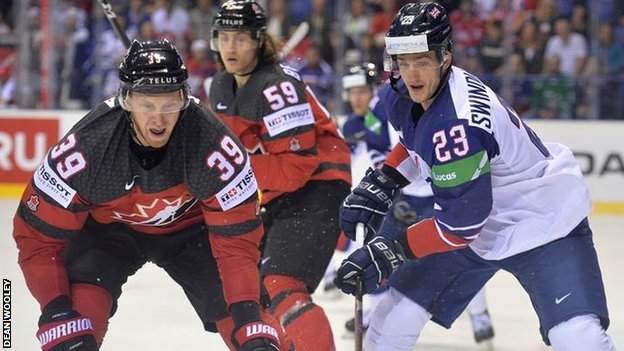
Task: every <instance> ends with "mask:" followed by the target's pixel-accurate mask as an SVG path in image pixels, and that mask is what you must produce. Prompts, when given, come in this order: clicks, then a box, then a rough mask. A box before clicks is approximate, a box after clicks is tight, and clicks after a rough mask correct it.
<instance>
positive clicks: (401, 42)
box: [384, 1, 453, 96]
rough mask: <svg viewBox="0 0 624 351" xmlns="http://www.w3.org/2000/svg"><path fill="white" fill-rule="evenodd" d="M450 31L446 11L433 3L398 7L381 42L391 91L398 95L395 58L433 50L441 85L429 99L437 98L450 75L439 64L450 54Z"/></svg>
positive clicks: (397, 70) (423, 2)
mask: <svg viewBox="0 0 624 351" xmlns="http://www.w3.org/2000/svg"><path fill="white" fill-rule="evenodd" d="M452 31H453V29H452V27H451V24H450V21H449V16H448V13H447V11H446V9H445V8H444V6H442V5H440V4H438V3H436V2H433V1H421V2H418V3H409V4H406V5H404V6H403V7H401V9H400V10H399V12H398V13H397V14H396V16H395V17H394V19H393V20H392V23H391V24H390V29H388V32H387V33H386V38H385V41H386V50H385V52H384V70H386V71H388V72H390V85H391V86H392V88H393V89H394V90H395V91H397V92H399V93H401V92H400V91H399V89H398V88H397V83H398V81H399V79H400V78H401V77H400V75H399V69H398V66H397V63H396V56H397V55H401V54H414V53H423V52H428V51H432V50H433V51H435V53H436V57H437V58H438V61H439V62H440V82H441V83H440V85H438V88H437V89H436V90H435V92H434V93H433V95H432V96H435V95H437V94H438V93H439V91H440V89H441V88H442V81H444V80H446V78H447V77H448V72H449V71H450V70H447V72H443V71H442V64H443V62H444V58H445V57H446V54H447V53H448V52H451V51H452V50H453V42H452V39H451V33H452ZM401 94H402V93H401Z"/></svg>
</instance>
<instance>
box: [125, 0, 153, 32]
mask: <svg viewBox="0 0 624 351" xmlns="http://www.w3.org/2000/svg"><path fill="white" fill-rule="evenodd" d="M146 19H149V14H148V13H147V9H146V7H145V4H144V1H143V0H130V1H129V2H128V7H127V9H126V16H125V20H126V28H127V29H126V31H127V32H130V33H135V34H136V33H138V32H139V30H140V26H141V23H142V22H143V21H144V20H146ZM129 38H134V36H129Z"/></svg>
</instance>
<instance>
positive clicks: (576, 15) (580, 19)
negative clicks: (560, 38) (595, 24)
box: [570, 4, 589, 39]
mask: <svg viewBox="0 0 624 351" xmlns="http://www.w3.org/2000/svg"><path fill="white" fill-rule="evenodd" d="M570 27H571V28H572V31H573V32H576V33H579V34H581V35H583V37H585V39H587V38H589V28H588V27H587V8H586V7H585V6H584V5H582V4H576V5H574V7H573V8H572V17H571V18H570Z"/></svg>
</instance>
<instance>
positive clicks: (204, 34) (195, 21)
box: [190, 0, 216, 41]
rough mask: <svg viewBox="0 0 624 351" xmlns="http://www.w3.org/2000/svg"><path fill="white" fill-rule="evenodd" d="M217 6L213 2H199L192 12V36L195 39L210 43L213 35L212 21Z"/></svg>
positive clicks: (202, 0)
mask: <svg viewBox="0 0 624 351" xmlns="http://www.w3.org/2000/svg"><path fill="white" fill-rule="evenodd" d="M215 9H216V5H215V3H214V1H213V0H198V1H197V6H196V7H195V8H193V9H192V10H191V14H190V17H191V34H192V38H193V39H204V40H208V41H210V37H211V35H212V33H211V30H212V19H213V18H214V15H215V11H216V10H215Z"/></svg>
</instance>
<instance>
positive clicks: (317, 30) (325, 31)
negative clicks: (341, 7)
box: [308, 0, 334, 62]
mask: <svg viewBox="0 0 624 351" xmlns="http://www.w3.org/2000/svg"><path fill="white" fill-rule="evenodd" d="M333 4H334V2H329V3H328V2H327V1H326V0H313V1H312V13H311V14H310V17H309V19H308V21H309V23H310V34H309V37H310V38H311V40H312V42H313V43H314V44H315V45H317V46H318V47H319V48H320V52H321V57H322V58H323V60H325V61H326V62H334V50H333V43H332V41H331V37H330V35H331V30H332V27H331V26H332V17H331V16H330V13H331V12H330V10H331V7H330V6H332V5H333Z"/></svg>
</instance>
